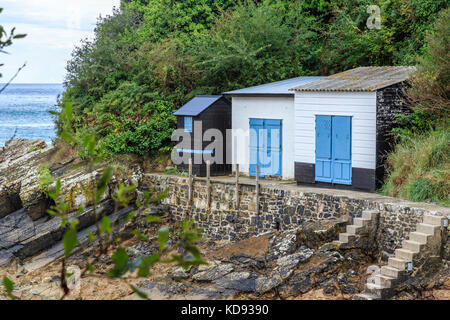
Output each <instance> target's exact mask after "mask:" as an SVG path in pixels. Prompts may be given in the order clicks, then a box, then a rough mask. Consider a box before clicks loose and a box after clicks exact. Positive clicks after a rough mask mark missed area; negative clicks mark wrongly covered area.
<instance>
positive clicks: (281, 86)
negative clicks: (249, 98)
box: [224, 77, 323, 96]
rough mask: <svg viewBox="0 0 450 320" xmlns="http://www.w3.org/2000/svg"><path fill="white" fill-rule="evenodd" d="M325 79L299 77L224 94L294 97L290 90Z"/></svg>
mask: <svg viewBox="0 0 450 320" xmlns="http://www.w3.org/2000/svg"><path fill="white" fill-rule="evenodd" d="M321 78H323V77H298V78H293V79H288V80H283V81H277V82H273V83H268V84H263V85H259V86H255V87H250V88H244V89H239V90H234V91H228V92H225V93H224V94H227V95H232V96H239V95H293V94H294V93H293V92H292V91H289V89H291V88H293V87H295V86H300V85H303V84H306V83H310V82H313V81H317V80H319V79H321Z"/></svg>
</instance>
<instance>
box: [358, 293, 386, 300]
mask: <svg viewBox="0 0 450 320" xmlns="http://www.w3.org/2000/svg"><path fill="white" fill-rule="evenodd" d="M353 300H380V297H379V296H377V295H375V294H371V293H360V294H357V295H356V296H354V297H353Z"/></svg>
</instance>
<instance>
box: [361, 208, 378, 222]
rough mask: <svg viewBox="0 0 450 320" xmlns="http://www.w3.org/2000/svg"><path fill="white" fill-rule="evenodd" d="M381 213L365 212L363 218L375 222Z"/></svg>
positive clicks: (374, 211) (375, 211)
mask: <svg viewBox="0 0 450 320" xmlns="http://www.w3.org/2000/svg"><path fill="white" fill-rule="evenodd" d="M379 213H380V212H379V211H377V210H365V211H363V214H362V217H363V218H364V219H367V220H373V219H375V218H376V216H377V215H378V214H379Z"/></svg>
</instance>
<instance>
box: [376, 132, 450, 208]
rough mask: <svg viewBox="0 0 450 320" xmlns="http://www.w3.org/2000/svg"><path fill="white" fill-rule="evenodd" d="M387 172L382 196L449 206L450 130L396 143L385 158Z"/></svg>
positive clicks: (429, 133) (417, 136)
mask: <svg viewBox="0 0 450 320" xmlns="http://www.w3.org/2000/svg"><path fill="white" fill-rule="evenodd" d="M388 172H389V174H388V177H387V179H386V182H385V185H384V186H383V188H382V192H383V193H384V194H386V195H389V196H395V197H403V198H407V199H410V200H413V201H431V202H435V203H439V204H442V205H445V206H450V198H449V197H450V130H449V129H448V128H445V129H442V130H437V131H430V132H428V133H425V134H422V135H416V136H413V137H410V138H409V139H405V140H403V141H402V142H400V143H399V144H398V145H397V146H396V149H395V151H394V152H393V153H391V154H390V155H389V157H388Z"/></svg>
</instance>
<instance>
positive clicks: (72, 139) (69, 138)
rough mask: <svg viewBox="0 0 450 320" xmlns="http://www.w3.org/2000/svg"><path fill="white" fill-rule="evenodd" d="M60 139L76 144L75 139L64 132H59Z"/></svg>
mask: <svg viewBox="0 0 450 320" xmlns="http://www.w3.org/2000/svg"><path fill="white" fill-rule="evenodd" d="M61 138H63V139H64V140H66V141H67V142H72V143H75V142H76V140H75V138H74V137H73V136H72V135H71V134H69V133H67V132H65V131H63V132H61Z"/></svg>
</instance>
